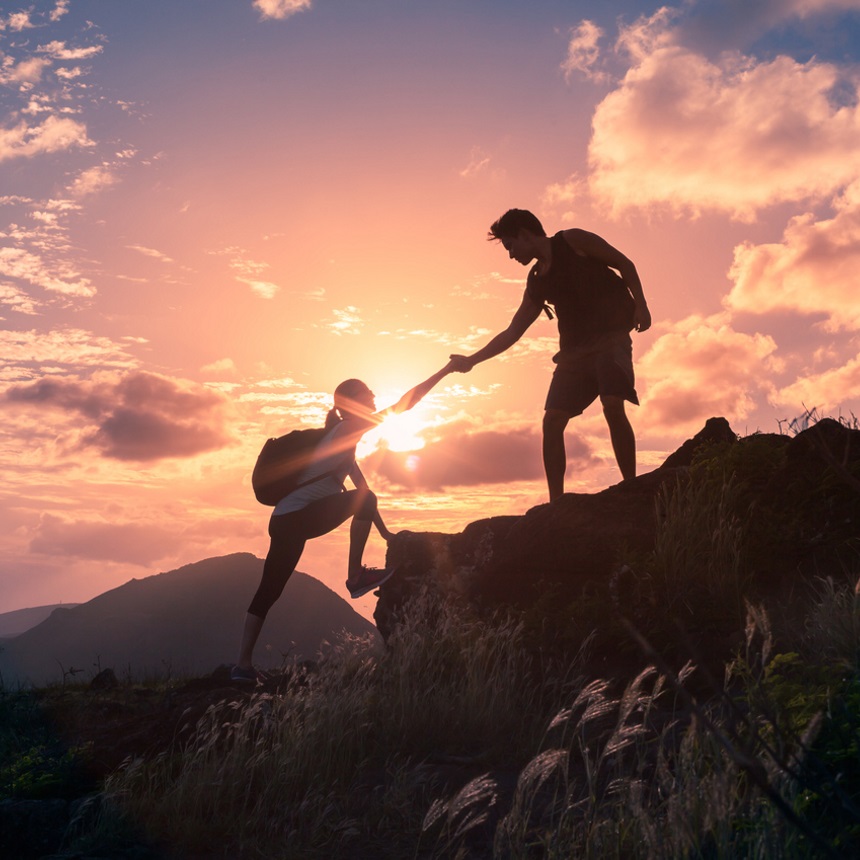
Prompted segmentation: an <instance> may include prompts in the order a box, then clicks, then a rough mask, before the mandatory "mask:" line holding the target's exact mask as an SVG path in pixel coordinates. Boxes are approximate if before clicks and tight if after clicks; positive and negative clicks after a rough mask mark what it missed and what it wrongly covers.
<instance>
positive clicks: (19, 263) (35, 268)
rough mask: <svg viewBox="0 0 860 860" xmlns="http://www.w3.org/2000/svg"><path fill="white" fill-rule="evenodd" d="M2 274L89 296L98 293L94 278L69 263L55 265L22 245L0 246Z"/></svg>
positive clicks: (77, 294) (44, 287)
mask: <svg viewBox="0 0 860 860" xmlns="http://www.w3.org/2000/svg"><path fill="white" fill-rule="evenodd" d="M0 275H5V276H6V277H9V278H18V279H20V280H22V281H26V282H27V283H30V284H33V285H34V286H37V287H42V289H45V290H49V291H51V292H55V293H63V294H64V295H68V296H82V297H84V298H89V297H91V296H94V295H95V294H96V288H95V287H94V286H93V285H92V282H91V281H90V280H89V279H88V278H85V277H83V276H82V275H81V274H80V273H78V272H76V271H75V270H74V269H72V268H71V266H70V265H69V264H68V263H62V264H60V265H59V267H57V268H56V269H53V270H52V269H51V267H50V266H49V265H48V264H47V263H45V261H44V260H42V258H41V257H39V256H37V255H36V254H32V253H31V252H30V251H26V250H24V249H23V248H8V247H7V248H0Z"/></svg>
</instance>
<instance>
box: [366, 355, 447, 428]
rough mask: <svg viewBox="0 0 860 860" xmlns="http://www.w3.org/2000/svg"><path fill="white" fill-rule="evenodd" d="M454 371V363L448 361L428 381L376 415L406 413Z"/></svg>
mask: <svg viewBox="0 0 860 860" xmlns="http://www.w3.org/2000/svg"><path fill="white" fill-rule="evenodd" d="M453 370H454V362H453V361H449V362H448V363H447V364H446V365H445V366H444V367H443V368H442V369H441V370H439V371H437V372H436V373H434V374H433V375H432V376H431V377H430V378H429V379H425V380H424V382H421V383H419V384H418V385H416V386H415V387H414V388H410V389H409V391H407V392H406V394H404V395H403V397H401V398H400V400H398V401H397V403H395V404H394V405H393V406H389V407H388V408H387V409H383V410H382V411H381V412H378V413H377V415H379V416H380V417H383V416H384V415H387V414H389V413H391V412H393V413H395V414H396V413H399V412H406V410H407V409H411V408H412V407H413V406H415V404H416V403H418V402H419V401H421V400H422V399H423V398H424V396H425V395H427V394H428V393H429V392H430V391H431V389H432V388H433V387H434V386H435V385H436V383H438V382H439V381H440V380H441V379H444V378H445V377H446V376H447V375H448V374H449V373H452V372H453Z"/></svg>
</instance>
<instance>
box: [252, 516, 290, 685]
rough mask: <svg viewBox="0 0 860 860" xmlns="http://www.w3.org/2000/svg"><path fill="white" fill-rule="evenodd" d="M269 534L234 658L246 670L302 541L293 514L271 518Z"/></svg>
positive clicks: (288, 576) (288, 575) (285, 582)
mask: <svg viewBox="0 0 860 860" xmlns="http://www.w3.org/2000/svg"><path fill="white" fill-rule="evenodd" d="M269 536H270V538H271V541H270V543H269V552H268V553H267V555H266V560H265V562H264V563H263V576H262V578H261V580H260V584H259V586H258V587H257V591H256V593H255V594H254V598H253V600H252V601H251V605H250V606H249V607H248V613H247V615H246V616H245V626H244V627H243V629H242V642H241V645H240V646H239V659H238V660H237V661H236V665H237V666H239V667H240V668H242V669H247V670H250V669H251V668H252V667H253V662H254V646H255V645H256V644H257V639H258V638H259V636H260V631H261V630H262V629H263V622H264V621H265V619H266V615H268V612H269V610H270V609H271V608H272V606H273V605H274V603H275V601H276V600H277V599H278V598H279V597H280V596H281V593H282V592H283V590H284V586H286V584H287V580H288V579H289V578H290V576H292V573H293V571H294V570H295V567H296V565H297V564H298V563H299V559H300V558H301V557H302V551H303V550H304V548H305V542H306V541H305V538H304V537H303V536H302V533H301V530H300V528H299V523H297V522H295V515H294V514H285V515H284V516H279V517H272V518H271V520H270V521H269Z"/></svg>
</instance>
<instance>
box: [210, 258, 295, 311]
mask: <svg viewBox="0 0 860 860" xmlns="http://www.w3.org/2000/svg"><path fill="white" fill-rule="evenodd" d="M212 253H214V254H218V255H221V256H226V257H229V261H228V266H229V267H230V269H232V270H233V272H235V273H236V274H235V275H234V278H235V279H236V280H237V281H238V282H239V283H240V284H245V285H246V286H248V287H250V288H251V292H253V293H254V294H255V295H257V296H259V297H260V298H261V299H273V298H274V297H275V296H276V295H277V294H278V293H279V292H280V290H281V287H280V285H278V284H275V283H273V282H272V281H267V280H264V279H263V278H261V277H259V276H260V273H261V272H265V271H266V270H267V269H269V268H271V267H270V266H269V264H268V263H263V262H260V261H259V260H254V259H252V258H251V257H250V255H249V254H248V252H247V251H244V250H242V249H241V248H235V247H230V248H224V249H223V250H222V251H213V252H212Z"/></svg>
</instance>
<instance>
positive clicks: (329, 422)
mask: <svg viewBox="0 0 860 860" xmlns="http://www.w3.org/2000/svg"><path fill="white" fill-rule="evenodd" d="M341 421H343V418H341V417H340V413H339V412H338V411H337V407H332V408H331V409H329V411H328V414H327V415H326V417H325V429H326V430H331V429H332V427H336V426H337V425H338V424H340V422H341Z"/></svg>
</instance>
